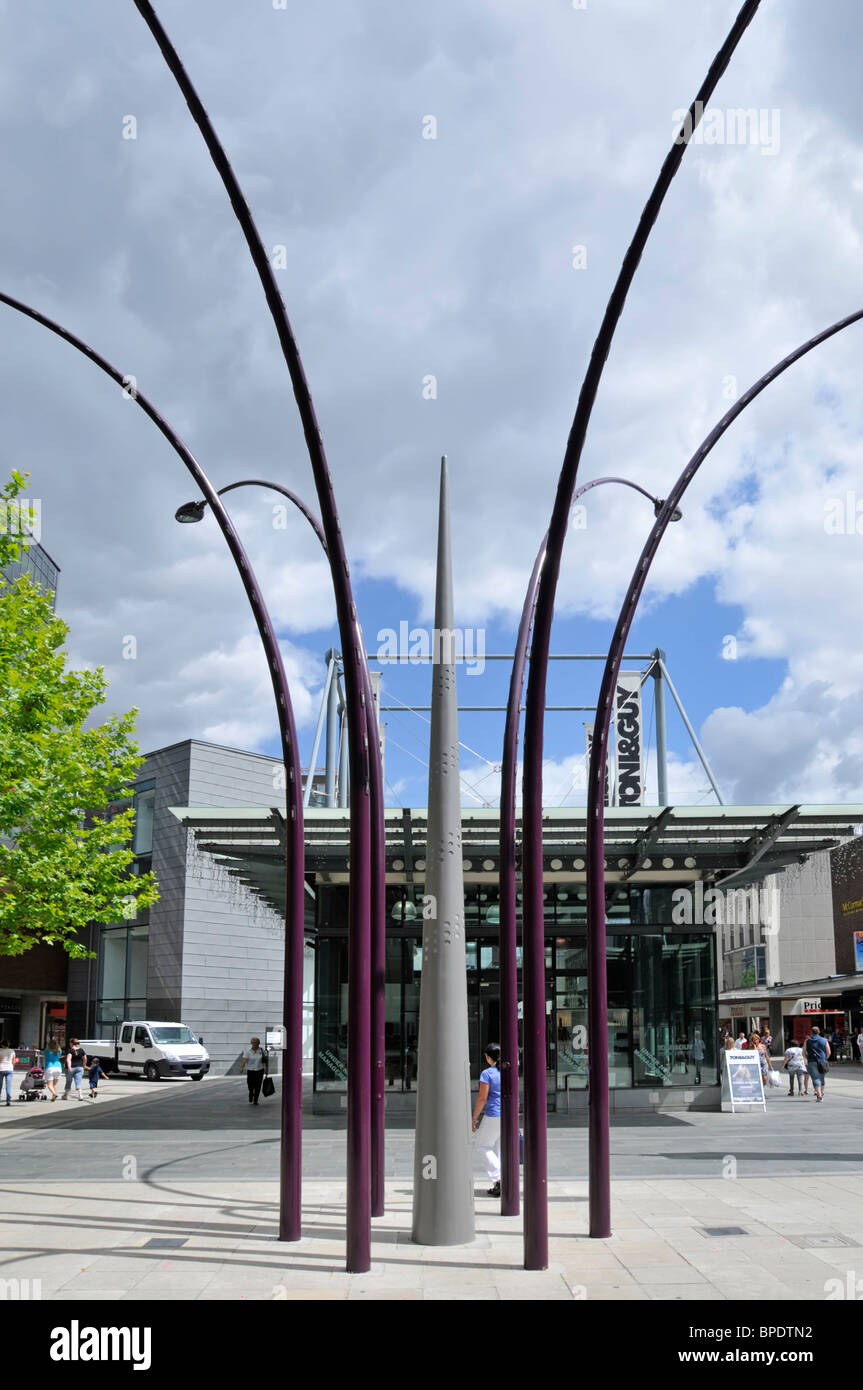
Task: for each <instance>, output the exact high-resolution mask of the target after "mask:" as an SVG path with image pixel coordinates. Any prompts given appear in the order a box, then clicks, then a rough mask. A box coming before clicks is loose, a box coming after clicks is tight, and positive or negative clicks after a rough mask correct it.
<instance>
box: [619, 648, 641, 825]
mask: <svg viewBox="0 0 863 1390" xmlns="http://www.w3.org/2000/svg"><path fill="white" fill-rule="evenodd" d="M614 721H615V722H614V747H615V754H616V759H615V761H616V768H615V775H616V780H617V804H618V806H641V805H643V803H644V782H643V777H642V772H641V673H640V672H639V671H621V673H620V675H619V676H618V678H617V686H616V688H615V692H614Z"/></svg>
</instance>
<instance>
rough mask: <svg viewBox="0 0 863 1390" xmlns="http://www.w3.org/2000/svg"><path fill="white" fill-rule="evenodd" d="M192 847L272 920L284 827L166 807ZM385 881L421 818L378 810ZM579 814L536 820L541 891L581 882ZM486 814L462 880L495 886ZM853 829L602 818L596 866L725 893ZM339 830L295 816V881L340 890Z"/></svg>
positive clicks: (475, 831)
mask: <svg viewBox="0 0 863 1390" xmlns="http://www.w3.org/2000/svg"><path fill="white" fill-rule="evenodd" d="M171 812H172V814H173V815H174V816H176V817H177V819H178V820H179V821H180V822H181V823H182V824H183V825H185V826H186V827H188V829H189V830H191V831H192V833H193V834H194V836H195V840H196V842H197V845H198V848H199V849H202V850H205V851H206V852H207V853H209V854H212V855H213V856H214V858H215V859H216V860H218V862H219V863H221V864H222V865H223V866H224V867H225V868H226V869H227V871H228V872H229V873H230V874H232V875H234V876H235V877H237V878H239V879H240V880H241V881H242V882H244V883H245V884H246V885H247V886H248V887H249V888H250V889H251V890H252V891H253V892H254V893H256V894H258V895H259V896H260V897H262V898H263V899H265V900H266V901H267V902H268V903H269V904H270V906H271V907H273V908H274V909H275V911H277V912H279V913H282V912H283V911H284V884H283V877H282V872H281V865H282V863H283V861H284V844H285V833H284V821H283V817H282V814H281V811H280V810H279V809H278V808H277V807H273V808H270V807H261V806H246V807H213V806H172V807H171ZM385 819H386V842H387V882H388V883H392V884H403V883H411V882H413V881H414V879H415V877H416V878H419V879H420V880H421V879H422V878H423V876H424V872H425V853H426V833H427V812H426V810H425V809H424V808H421V809H418V810H417V809H413V810H411V811H410V812H405V811H404V810H402V809H401V808H390V809H388V810H387V811H386V816H385ZM586 821H587V812H586V810H585V809H584V808H583V807H555V808H550V809H549V810H547V811H545V812H544V813H543V852H544V864H545V873H546V874H547V876H548V879H549V881H550V882H572V883H583V882H584V880H585V864H584V860H585V853H586V852H585V844H586ZM498 822H499V813H498V811H497V810H496V809H486V808H483V809H464V810H463V811H462V846H463V854H464V876H465V881H466V882H468V883H471V882H489V883H493V882H496V879H497V871H498ZM861 823H863V805H847V806H805V805H791V806H710V807H704V806H669V807H664V808H662V810H660V808H658V807H656V806H619V807H609V808H607V809H606V813H605V865H606V878H607V881H608V883H609V884H613V883H626V884H627V885H629V884H633V885H639V886H649V885H654V886H659V885H667V884H680V883H690V882H694V881H695V880H699V879H700V880H702V881H704V882H707V883H714V884H716V885H717V886H719V885H720V884H722V883H723V882H724V881H726V880H727V881H730V880H731V879H732V878H733V880H734V885H735V887H742V886H744V885H745V884H747V883H756V882H758V881H759V880H760V879H762V878H763V877H764V876H765V875H766V874H770V873H775V872H777V871H778V870H781V869H783V868H785V867H786V866H787V865H789V864H795V863H802V862H803V861H804V860H805V859H807V858H808V856H809V855H810V854H815V853H817V852H818V851H819V850H825V849H832V848H833V847H834V846H835V845H837V844H839V842H840V841H841V840H844V839H847V838H848V837H850V836H851V835H853V834H854V827H855V825H860V824H861ZM349 828H350V822H349V817H348V814H347V810H346V808H342V807H336V808H324V807H308V808H306V812H305V840H306V863H305V869H306V874H307V875H313V876H314V877H315V878H316V879H317V880H318V881H320V882H324V883H344V882H347V881H348V850H349Z"/></svg>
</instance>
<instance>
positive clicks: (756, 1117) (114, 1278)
mask: <svg viewBox="0 0 863 1390" xmlns="http://www.w3.org/2000/svg"><path fill="white" fill-rule="evenodd" d="M275 1101H276V1098H274V1099H273V1101H270V1102H269V1103H267V1104H265V1105H262V1106H260V1107H259V1108H258V1109H257V1110H255V1109H253V1108H252V1107H250V1106H249V1105H248V1103H247V1102H246V1100H245V1085H244V1082H243V1081H242V1080H241V1079H240V1078H235V1077H231V1078H214V1077H209V1078H207V1079H206V1080H205V1081H204V1082H202V1083H200V1084H196V1083H194V1082H190V1081H188V1082H187V1081H178V1082H167V1083H162V1084H159V1085H147V1084H146V1083H143V1082H140V1081H112V1082H106V1083H105V1086H104V1091H103V1093H102V1094H101V1095H100V1099H99V1100H98V1101H96V1102H90V1101H89V1100H85V1101H83V1102H80V1103H79V1102H77V1101H75V1100H70V1101H68V1102H66V1103H63V1102H57V1103H56V1104H51V1103H36V1104H29V1105H24V1104H17V1103H13V1105H12V1106H11V1107H8V1108H7V1107H6V1106H0V1183H2V1209H0V1228H2V1235H0V1248H2V1251H3V1254H2V1256H0V1279H3V1280H7V1281H9V1280H18V1281H19V1283H20V1281H24V1280H30V1281H33V1280H39V1281H40V1284H39V1295H40V1296H41V1297H42V1298H43V1299H45V1300H64V1301H67V1302H69V1301H71V1304H72V1305H73V1306H83V1304H86V1303H88V1302H90V1301H92V1300H114V1299H117V1300H138V1299H160V1300H166V1299H168V1300H187V1299H201V1300H218V1299H253V1300H261V1299H264V1300H268V1299H303V1298H312V1299H351V1300H355V1299H387V1300H389V1299H398V1300H403V1299H407V1300H420V1299H422V1300H439V1299H460V1300H462V1299H489V1298H492V1299H495V1298H500V1299H533V1298H542V1299H547V1298H551V1299H558V1300H563V1301H569V1300H581V1299H589V1300H597V1299H600V1300H641V1301H645V1300H656V1299H659V1300H662V1299H680V1300H690V1299H692V1300H704V1299H706V1300H720V1301H723V1300H728V1299H737V1298H740V1297H744V1296H748V1295H750V1294H751V1292H752V1290H756V1289H757V1291H758V1295H759V1297H760V1298H762V1299H766V1300H791V1301H798V1300H799V1301H805V1300H813V1301H825V1300H827V1301H830V1300H835V1299H839V1298H848V1297H851V1298H854V1297H861V1296H863V1067H859V1066H855V1065H854V1064H851V1063H846V1064H844V1065H843V1066H837V1067H835V1068H834V1069H833V1070H832V1071H831V1074H830V1078H829V1081H828V1098H827V1099H826V1100H825V1102H824V1104H823V1105H822V1104H816V1102H815V1101H814V1099H812V1098H811V1097H810V1098H808V1099H807V1098H798V1097H794V1098H793V1099H789V1098H788V1097H787V1096H786V1094H785V1091H784V1089H783V1090H782V1091H779V1090H776V1091H775V1092H773V1094H771V1095H770V1097H769V1099H768V1109H767V1114H766V1115H765V1114H763V1113H758V1114H747V1115H740V1114H738V1115H730V1114H721V1113H718V1112H717V1113H712V1112H710V1113H703V1112H702V1113H694V1112H683V1113H678V1114H673V1115H669V1114H667V1113H666V1114H662V1115H655V1116H650V1115H646V1116H643V1117H640V1118H638V1119H627V1121H626V1123H625V1124H616V1125H615V1126H614V1127H613V1130H612V1159H613V1169H612V1171H613V1229H614V1233H613V1235H612V1236H611V1238H610V1239H608V1240H601V1241H597V1240H591V1239H590V1238H589V1236H588V1235H587V1184H586V1180H585V1174H586V1157H587V1131H586V1128H585V1126H584V1124H573V1123H572V1122H569V1121H563V1120H562V1119H560V1118H558V1117H555V1116H550V1117H549V1124H550V1131H549V1174H550V1183H549V1196H550V1203H549V1206H550V1231H551V1238H550V1261H551V1266H550V1268H549V1270H548V1271H545V1272H543V1273H528V1272H527V1271H525V1270H523V1269H522V1268H521V1264H522V1239H521V1219H520V1218H506V1217H502V1216H501V1215H500V1214H499V1203H498V1202H496V1201H493V1200H490V1199H488V1198H487V1197H486V1196H485V1195H484V1194H485V1188H486V1186H487V1182H486V1180H485V1178H484V1176H483V1175H482V1171H481V1169H480V1168H479V1167H477V1170H476V1172H477V1179H476V1192H477V1202H476V1210H477V1239H476V1241H475V1242H474V1243H473V1244H471V1245H469V1246H461V1247H447V1248H423V1247H420V1246H416V1245H414V1244H413V1243H412V1242H411V1240H410V1206H411V1192H410V1178H411V1169H412V1144H413V1133H412V1130H411V1129H410V1127H409V1126H408V1125H407V1123H405V1124H404V1125H403V1126H393V1127H391V1128H389V1129H388V1134H387V1171H388V1182H387V1214H386V1216H384V1217H382V1218H380V1219H378V1220H375V1222H374V1223H373V1261H374V1265H373V1271H372V1273H371V1274H367V1275H346V1274H345V1273H344V1272H343V1270H344V1203H345V1183H344V1164H345V1132H344V1122H343V1120H341V1119H340V1118H339V1119H333V1118H330V1117H312V1116H307V1117H306V1129H305V1136H304V1189H303V1196H304V1200H303V1209H304V1236H303V1240H302V1242H300V1243H299V1244H296V1245H283V1244H280V1243H279V1242H278V1240H277V1239H276V1229H277V1228H276V1217H277V1200H278V1188H277V1175H278V1120H279V1112H278V1106H277V1104H276V1103H275ZM858 1280H859V1281H860V1285H859V1294H858V1293H857V1292H856V1290H857V1281H858ZM10 1287H11V1286H10ZM31 1287H32V1284H31ZM79 1301H80V1304H79Z"/></svg>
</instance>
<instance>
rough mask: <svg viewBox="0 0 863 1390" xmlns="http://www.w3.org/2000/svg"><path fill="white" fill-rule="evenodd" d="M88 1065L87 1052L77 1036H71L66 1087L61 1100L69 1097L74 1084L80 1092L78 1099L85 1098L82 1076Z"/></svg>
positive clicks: (67, 1054)
mask: <svg viewBox="0 0 863 1390" xmlns="http://www.w3.org/2000/svg"><path fill="white" fill-rule="evenodd" d="M86 1065H87V1054H86V1052H85V1051H84V1049H83V1047H82V1046H81V1044H80V1043H79V1041H78V1039H77V1038H70V1039H69V1047H68V1050H67V1052H66V1089H65V1091H64V1092H63V1095H62V1096H61V1100H68V1099H69V1092H70V1091H71V1089H72V1087H73V1085H74V1087H75V1090H76V1092H77V1094H78V1099H79V1100H83V1099H84V1094H83V1092H82V1090H81V1078H82V1077H83V1075H84V1068H85V1066H86Z"/></svg>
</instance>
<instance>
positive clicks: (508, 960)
mask: <svg viewBox="0 0 863 1390" xmlns="http://www.w3.org/2000/svg"><path fill="white" fill-rule="evenodd" d="M544 559H545V540H543V542H542V545H541V546H540V548H539V552H538V554H537V557H536V559H535V560H534V562H533V571H532V573H531V576H530V583H529V584H528V586H527V594H526V595H525V600H524V607H523V608H522V610H521V621H520V622H519V625H518V636H517V638H516V642H515V654H514V656H513V659H512V672H511V674H510V678H509V696H508V698H507V704H506V722H505V724H504V730H503V758H502V763H501V769H500V846H499V848H500V863H499V865H498V884H499V889H500V892H499V897H500V1052H501V1061H500V1069H501V1078H500V1080H501V1088H500V1090H501V1118H502V1124H501V1131H500V1159H501V1166H500V1172H501V1188H500V1197H501V1202H500V1210H501V1215H503V1216H518V1211H519V1191H518V1187H519V1161H518V1101H519V1093H518V1079H519V1078H518V961H517V955H516V951H517V938H516V913H517V909H516V896H515V892H516V889H515V782H516V767H517V763H518V726H519V724H520V722H521V696H522V691H523V689H524V672H525V664H526V662H527V649H528V646H529V644H530V628H531V624H532V622H533V609H534V605H535V603H536V590H537V585H538V583H539V572H540V570H541V569H542V564H543V561H544Z"/></svg>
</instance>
